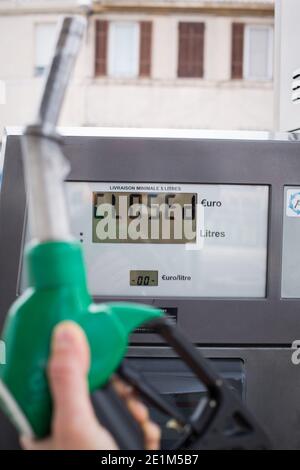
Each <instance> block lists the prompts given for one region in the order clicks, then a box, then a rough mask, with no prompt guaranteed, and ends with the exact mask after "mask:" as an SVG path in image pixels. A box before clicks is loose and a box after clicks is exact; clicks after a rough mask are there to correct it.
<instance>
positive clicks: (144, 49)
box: [140, 21, 152, 77]
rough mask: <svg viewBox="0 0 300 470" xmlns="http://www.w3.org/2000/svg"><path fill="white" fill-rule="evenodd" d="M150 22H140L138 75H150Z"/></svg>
mask: <svg viewBox="0 0 300 470" xmlns="http://www.w3.org/2000/svg"><path fill="white" fill-rule="evenodd" d="M151 53H152V22H151V21H141V22H140V77H150V75H151Z"/></svg>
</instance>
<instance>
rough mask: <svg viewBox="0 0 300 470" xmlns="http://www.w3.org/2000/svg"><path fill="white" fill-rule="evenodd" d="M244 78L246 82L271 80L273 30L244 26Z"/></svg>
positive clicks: (263, 27) (266, 27)
mask: <svg viewBox="0 0 300 470" xmlns="http://www.w3.org/2000/svg"><path fill="white" fill-rule="evenodd" d="M244 47H245V53H244V77H245V78H246V79H248V80H271V79H272V78H273V28H272V27H269V26H246V29H245V46H244Z"/></svg>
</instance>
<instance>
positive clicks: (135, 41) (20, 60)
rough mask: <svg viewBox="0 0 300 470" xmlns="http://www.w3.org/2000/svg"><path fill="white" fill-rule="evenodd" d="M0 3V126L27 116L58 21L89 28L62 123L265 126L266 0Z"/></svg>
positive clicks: (269, 29) (268, 108) (268, 102)
mask: <svg viewBox="0 0 300 470" xmlns="http://www.w3.org/2000/svg"><path fill="white" fill-rule="evenodd" d="M88 4H89V2H87V1H82V2H81V3H79V2H76V1H73V0H61V1H57V0H39V1H38V0H19V1H17V0H15V1H8V0H0V39H1V40H0V80H1V86H0V100H1V99H2V104H1V105H0V127H1V128H3V126H8V125H9V126H10V125H13V126H15V125H23V124H24V123H26V122H28V120H30V119H32V117H33V112H34V109H35V104H36V103H37V99H38V96H39V92H40V88H41V84H42V81H43V75H44V73H45V69H46V67H47V65H48V63H49V60H50V57H51V51H52V49H53V45H54V42H55V35H56V27H57V23H58V21H59V20H60V18H61V17H62V16H63V15H65V14H68V13H80V14H86V15H87V18H88V30H87V33H86V37H85V40H84V44H83V47H82V50H81V53H80V57H79V60H78V62H77V65H76V69H75V72H74V76H73V80H72V83H71V86H70V89H69V91H68V96H67V99H66V102H65V106H64V110H63V114H62V118H61V124H62V125H71V126H73V125H75V126H76V125H83V126H118V127H119V126H121V127H123V126H126V127H127V126H129V127H167V128H206V129H242V130H244V129H249V130H252V129H253V130H254V129H255V130H269V129H272V128H273V52H274V51H273V49H274V48H273V36H274V34H273V24H274V2H273V0H261V1H258V0H254V1H250V0H237V1H235V0H212V1H209V0H202V1H201V0H103V1H101V0H100V1H94V2H90V5H88Z"/></svg>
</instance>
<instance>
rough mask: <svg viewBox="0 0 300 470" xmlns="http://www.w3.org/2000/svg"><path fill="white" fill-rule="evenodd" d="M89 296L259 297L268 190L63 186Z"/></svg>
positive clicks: (209, 186)
mask: <svg viewBox="0 0 300 470" xmlns="http://www.w3.org/2000/svg"><path fill="white" fill-rule="evenodd" d="M66 190H67V196H68V203H69V209H70V215H71V227H72V231H73V234H74V236H75V237H76V238H77V239H78V240H80V242H81V243H82V247H83V251H84V255H85V259H86V262H87V274H88V281H89V288H90V291H91V293H92V294H93V295H94V296H107V297H109V298H111V297H112V298H116V297H120V298H124V297H131V298H136V297H137V298H138V297H143V296H144V297H152V298H155V297H160V298H164V297H166V298H174V297H179V298H180V297H193V298H199V297H217V298H220V297H227V298H228V297H232V298H264V297H265V296H266V272H267V234H268V206H269V187H268V186H262V185H237V184H235V185H230V184H181V183H178V184H169V183H140V182H134V183H133V182H126V183H116V182H106V183H101V182H98V183H97V182H95V183H90V182H89V183H87V182H67V183H66Z"/></svg>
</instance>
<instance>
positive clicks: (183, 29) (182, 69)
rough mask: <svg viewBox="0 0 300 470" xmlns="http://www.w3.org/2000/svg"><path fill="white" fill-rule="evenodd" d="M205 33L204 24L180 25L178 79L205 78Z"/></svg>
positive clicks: (182, 23)
mask: <svg viewBox="0 0 300 470" xmlns="http://www.w3.org/2000/svg"><path fill="white" fill-rule="evenodd" d="M204 31H205V25H204V23H196V22H193V23H186V22H180V23H179V51H178V77H198V78H202V77H203V75H204Z"/></svg>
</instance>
